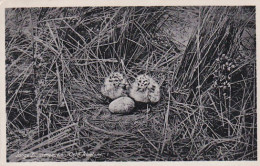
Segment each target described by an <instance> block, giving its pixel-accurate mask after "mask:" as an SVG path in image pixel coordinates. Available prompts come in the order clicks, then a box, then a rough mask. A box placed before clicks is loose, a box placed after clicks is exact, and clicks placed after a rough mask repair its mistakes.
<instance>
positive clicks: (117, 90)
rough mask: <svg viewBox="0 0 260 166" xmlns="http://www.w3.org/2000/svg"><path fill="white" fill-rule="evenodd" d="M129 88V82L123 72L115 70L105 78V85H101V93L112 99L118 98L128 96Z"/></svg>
mask: <svg viewBox="0 0 260 166" xmlns="http://www.w3.org/2000/svg"><path fill="white" fill-rule="evenodd" d="M127 89H128V83H127V81H126V79H125V78H124V76H123V74H121V73H119V72H113V73H111V74H110V75H109V76H108V77H106V78H105V81H104V85H102V87H101V93H102V94H103V95H104V96H106V97H108V98H110V99H116V98H119V97H122V96H126V91H127Z"/></svg>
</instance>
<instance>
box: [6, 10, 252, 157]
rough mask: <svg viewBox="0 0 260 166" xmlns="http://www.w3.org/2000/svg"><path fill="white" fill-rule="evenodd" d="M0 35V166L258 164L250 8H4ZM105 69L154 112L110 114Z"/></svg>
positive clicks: (140, 110)
mask: <svg viewBox="0 0 260 166" xmlns="http://www.w3.org/2000/svg"><path fill="white" fill-rule="evenodd" d="M5 34H6V47H5V48H6V49H5V52H6V113H7V133H6V134H7V160H8V161H165V160H171V161H180V160H181V161H183V160H256V157H257V146H256V139H257V138H256V135H257V133H256V131H257V130H256V126H257V125H256V124H257V123H256V45H255V41H256V38H255V37H256V36H255V8H254V7H85V8H17V9H6V33H5ZM223 54H225V56H223ZM221 58H222V59H221ZM226 62H227V64H226ZM223 65H224V66H223ZM225 65H226V66H225ZM232 65H234V66H233V68H232V67H231V66H232ZM229 66H230V67H231V68H230V70H228V67H229ZM111 71H121V72H122V73H124V74H125V75H126V76H127V78H128V79H129V80H131V81H133V80H134V77H135V76H136V75H138V74H142V73H147V74H149V75H151V76H152V77H153V78H155V79H156V80H157V81H158V82H159V83H160V85H161V94H162V98H161V100H160V102H159V103H157V104H155V105H147V106H145V107H143V108H136V110H135V112H133V113H132V114H130V115H125V116H119V115H113V114H110V112H109V110H108V102H107V100H106V98H105V97H104V96H102V95H101V93H100V87H101V84H102V82H103V80H104V78H105V77H106V76H107V75H108V74H109V73H110V72H111ZM228 84H229V86H228ZM31 153H34V154H37V155H40V154H60V155H64V156H58V157H57V156H55V157H54V156H48V155H46V156H41V157H33V156H32V155H30V154H31ZM21 154H23V155H21ZM66 154H70V155H66ZM76 154H93V155H87V156H82V155H76ZM26 155H27V156H26Z"/></svg>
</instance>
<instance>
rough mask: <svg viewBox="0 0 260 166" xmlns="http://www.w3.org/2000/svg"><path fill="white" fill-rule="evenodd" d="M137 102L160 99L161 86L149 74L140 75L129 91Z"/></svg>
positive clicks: (153, 101) (154, 101)
mask: <svg viewBox="0 0 260 166" xmlns="http://www.w3.org/2000/svg"><path fill="white" fill-rule="evenodd" d="M129 96H130V97H132V98H133V99H134V100H135V101H137V102H142V103H149V102H151V103H156V102H158V101H159V100H160V86H159V84H158V83H157V82H156V81H155V80H154V79H152V78H151V77H150V76H148V75H144V74H142V75H138V76H137V77H136V79H135V82H134V83H133V84H132V87H131V89H130V92H129Z"/></svg>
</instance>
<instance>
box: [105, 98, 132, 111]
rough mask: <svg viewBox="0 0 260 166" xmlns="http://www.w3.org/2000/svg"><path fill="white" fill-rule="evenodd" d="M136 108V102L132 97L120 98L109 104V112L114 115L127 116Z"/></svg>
mask: <svg viewBox="0 0 260 166" xmlns="http://www.w3.org/2000/svg"><path fill="white" fill-rule="evenodd" d="M134 107H135V102H134V100H133V99H131V98H130V97H120V98H118V99H115V100H114V101H112V102H111V103H110V104H109V110H110V112H112V113H117V114H127V113H130V112H131V111H132V110H133V109H134Z"/></svg>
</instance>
